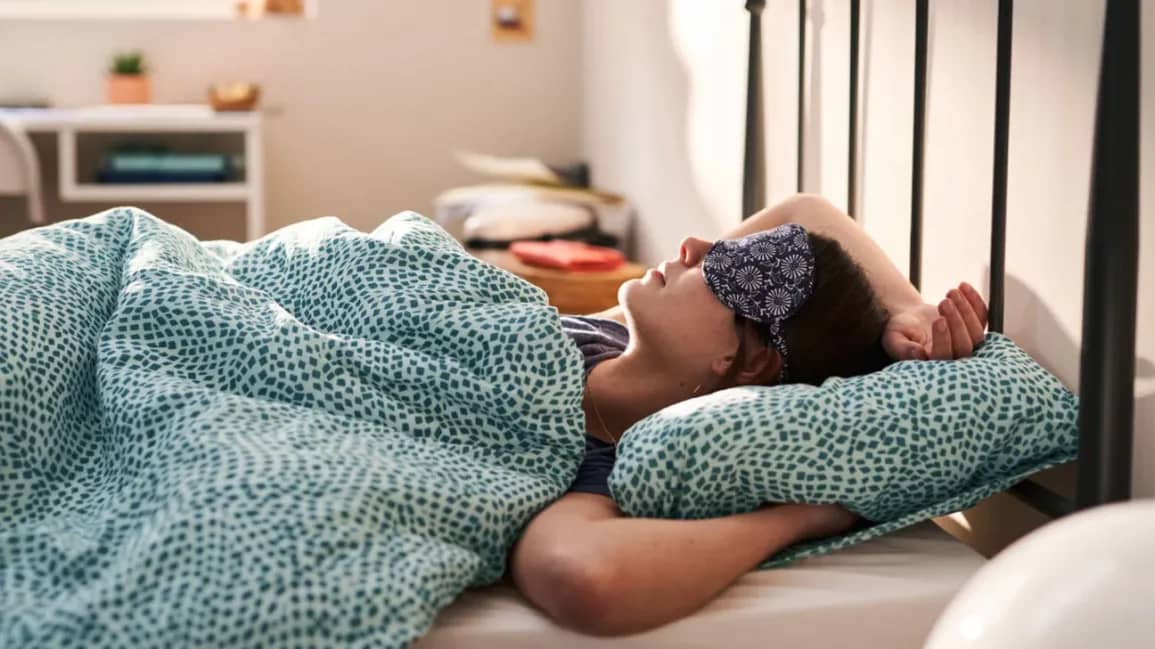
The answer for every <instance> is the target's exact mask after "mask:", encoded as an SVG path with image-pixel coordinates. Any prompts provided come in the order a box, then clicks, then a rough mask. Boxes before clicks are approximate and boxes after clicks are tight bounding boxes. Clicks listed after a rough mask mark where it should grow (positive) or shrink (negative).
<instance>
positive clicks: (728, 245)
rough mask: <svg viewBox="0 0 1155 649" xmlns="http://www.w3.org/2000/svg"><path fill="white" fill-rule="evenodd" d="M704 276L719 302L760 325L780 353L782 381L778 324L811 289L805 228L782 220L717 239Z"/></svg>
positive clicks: (783, 343)
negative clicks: (773, 225) (737, 236)
mask: <svg viewBox="0 0 1155 649" xmlns="http://www.w3.org/2000/svg"><path fill="white" fill-rule="evenodd" d="M702 275H703V276H704V277H705V278H706V284H707V285H708V286H709V287H710V290H711V291H713V293H714V295H715V296H717V298H718V300H719V301H720V302H722V304H725V305H726V306H727V307H729V308H730V309H732V310H734V312H735V313H738V314H739V315H741V316H743V317H745V318H749V319H750V320H753V321H755V322H758V323H761V324H762V325H763V326H762V329H763V331H765V333H766V335H767V337H768V338H769V340H770V343H771V344H772V345H773V346H774V348H775V349H777V350H778V353H780V354H781V355H782V373H781V374H780V375H779V383H781V382H783V381H784V380H785V379H786V370H787V364H788V357H789V351H788V350H787V349H786V339H785V338H784V337H783V334H782V323H783V322H784V321H785V320H788V319H790V318H791V317H793V316H794V315H795V314H796V313H798V310H799V309H801V308H802V305H803V304H805V303H806V300H808V299H810V296H811V295H812V294H813V293H814V252H813V251H812V250H811V249H810V240H809V238H808V237H807V236H806V229H805V228H803V227H802V226H800V225H797V224H795V223H786V224H784V225H780V226H778V227H776V228H774V229H772V230H766V231H763V232H755V233H754V234H750V235H747V236H744V237H742V238H741V239H720V240H718V241H715V242H714V245H713V246H711V247H710V250H709V251H708V252H707V253H706V256H705V258H704V259H703V260H702Z"/></svg>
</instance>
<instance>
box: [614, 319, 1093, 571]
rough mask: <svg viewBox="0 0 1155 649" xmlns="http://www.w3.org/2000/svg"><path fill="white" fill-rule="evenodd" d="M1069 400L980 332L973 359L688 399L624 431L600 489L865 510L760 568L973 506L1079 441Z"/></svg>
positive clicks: (710, 504)
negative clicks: (849, 527)
mask: <svg viewBox="0 0 1155 649" xmlns="http://www.w3.org/2000/svg"><path fill="white" fill-rule="evenodd" d="M1077 419H1078V400H1077V398H1076V397H1075V396H1074V395H1073V394H1072V393H1071V392H1070V391H1069V390H1067V389H1066V388H1065V387H1064V386H1063V384H1062V383H1061V382H1060V381H1059V380H1058V379H1057V378H1055V376H1054V375H1052V374H1051V373H1050V372H1048V371H1047V370H1045V369H1043V368H1042V367H1041V366H1040V365H1039V364H1038V363H1036V362H1035V361H1034V359H1032V358H1031V357H1030V356H1029V355H1027V353H1026V352H1024V351H1023V350H1022V349H1020V348H1019V347H1018V346H1016V345H1015V344H1014V343H1013V342H1011V340H1010V339H1008V338H1006V337H1005V336H1002V335H1000V334H994V333H992V334H988V335H987V338H986V340H985V342H984V343H983V345H982V346H981V347H980V348H979V349H978V350H977V351H976V353H975V355H974V356H973V357H971V358H967V359H965V360H960V361H904V362H899V363H894V364H892V365H890V366H889V367H887V368H886V369H884V370H882V371H880V372H875V373H872V374H869V375H866V376H860V377H854V378H848V379H844V378H831V379H828V380H827V381H826V382H824V383H823V384H822V385H821V386H817V387H815V386H810V385H785V386H778V387H742V388H733V389H730V390H724V391H721V392H717V393H714V394H710V395H707V396H704V397H699V398H696V399H691V400H688V401H684V402H681V403H678V404H675V405H673V406H670V407H668V408H665V409H663V410H661V411H659V412H656V413H654V414H653V415H650V416H649V417H647V418H645V419H643V420H642V421H640V422H638V423H636V424H635V425H634V426H633V427H631V428H630V429H629V430H628V431H626V434H625V435H624V436H623V438H622V440H621V443H620V446H619V449H618V459H617V462H616V464H615V466H614V470H613V473H612V474H611V475H610V490H611V492H612V493H613V496H614V499H615V500H616V501H617V503H618V505H619V506H620V507H621V508H622V510H623V511H624V512H626V513H627V514H629V515H631V516H650V517H660V518H709V517H714V516H724V515H729V514H735V513H739V512H745V511H750V510H752V509H754V508H756V507H757V506H759V505H760V504H761V503H763V502H767V501H771V502H805V503H841V504H842V505H843V506H845V507H846V508H847V509H850V510H851V511H854V512H856V513H858V514H859V515H861V516H863V517H864V518H866V519H868V521H869V523H870V524H869V525H865V526H860V528H858V529H856V530H855V531H852V532H851V533H849V534H846V535H843V536H839V537H831V538H828V539H822V540H819V541H812V542H809V543H805V544H799V545H796V546H793V547H791V548H788V549H787V550H785V551H783V552H781V553H779V554H777V555H775V556H774V557H773V558H771V559H769V560H767V561H766V562H765V563H763V564H762V566H761V567H763V568H767V567H772V566H777V565H783V564H786V563H789V562H791V561H794V560H796V559H800V558H802V557H806V556H813V555H817V554H824V553H826V552H830V551H832V550H834V549H837V548H841V547H845V546H847V545H851V544H853V543H858V542H860V541H864V540H867V539H869V538H873V537H876V536H879V535H881V534H885V533H887V532H890V531H893V530H896V529H898V528H900V527H904V526H906V525H911V524H914V523H917V522H919V521H922V520H925V519H927V518H930V517H933V516H940V515H943V514H947V513H950V512H954V511H959V510H961V509H966V508H968V507H971V506H973V505H974V504H975V503H977V502H978V501H979V500H982V499H983V498H986V497H988V496H990V495H993V494H995V493H997V492H999V491H1002V490H1004V489H1006V488H1007V487H1009V486H1011V485H1012V484H1014V483H1016V482H1018V481H1019V480H1021V479H1023V478H1024V477H1026V476H1027V475H1030V474H1032V473H1035V472H1036V471H1040V470H1042V469H1045V468H1047V467H1050V466H1053V465H1056V464H1060V463H1063V462H1068V461H1070V460H1073V459H1074V458H1075V455H1076V453H1077V451H1078V430H1077Z"/></svg>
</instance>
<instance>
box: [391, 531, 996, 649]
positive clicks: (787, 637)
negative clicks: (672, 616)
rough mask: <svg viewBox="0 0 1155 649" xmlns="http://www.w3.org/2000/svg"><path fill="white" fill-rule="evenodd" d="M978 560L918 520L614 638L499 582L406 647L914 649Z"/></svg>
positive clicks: (756, 575) (469, 597)
mask: <svg viewBox="0 0 1155 649" xmlns="http://www.w3.org/2000/svg"><path fill="white" fill-rule="evenodd" d="M985 561H986V560H985V559H984V558H983V557H982V556H981V555H979V554H978V553H976V552H975V551H974V550H971V549H970V548H969V547H968V546H966V545H965V544H963V543H960V542H959V541H956V540H955V539H953V538H952V537H951V536H950V535H948V534H947V533H946V532H943V531H942V530H941V529H940V528H939V527H938V526H936V525H935V524H934V523H933V522H931V521H926V522H924V523H920V524H918V525H915V526H912V527H909V528H906V529H904V530H899V531H897V532H894V533H892V534H888V535H886V536H883V537H881V538H877V539H873V540H871V541H868V542H866V543H862V544H860V545H857V546H853V547H850V548H846V549H843V550H839V551H837V552H834V553H832V554H829V555H825V556H821V557H814V558H811V559H804V560H802V561H800V562H798V563H796V564H794V565H792V566H788V567H785V568H779V569H775V570H763V571H756V572H751V573H748V574H746V575H745V576H743V577H742V578H741V579H739V580H738V581H736V582H735V583H734V584H733V585H731V586H730V588H728V589H727V590H726V591H724V592H723V593H722V594H721V595H719V596H718V598H717V599H715V600H714V601H713V602H711V603H710V604H708V605H706V606H705V607H704V608H702V609H701V610H699V611H698V612H697V613H695V614H694V615H691V616H689V617H687V618H684V619H682V620H678V621H676V622H672V623H670V624H667V625H665V626H663V627H660V628H657V629H653V630H651V631H647V632H645V633H638V634H634V635H629V636H620V637H614V638H599V637H594V636H587V635H583V634H580V633H576V632H573V631H570V630H567V629H564V628H562V627H559V626H557V625H555V624H554V623H553V622H551V621H550V620H549V619H548V618H546V617H545V616H544V615H542V614H541V613H540V612H539V611H537V609H535V608H533V607H532V606H531V605H529V604H528V603H527V602H526V601H525V600H524V599H523V598H522V597H521V595H519V594H518V593H517V591H515V590H514V589H513V588H511V587H510V586H508V585H504V584H499V585H495V586H489V587H486V588H479V589H473V590H468V591H466V592H465V593H463V594H462V596H461V597H459V598H458V599H457V601H455V602H454V603H453V604H452V605H451V606H449V607H448V608H446V609H445V610H443V611H442V612H441V615H439V616H438V618H437V620H436V622H435V623H434V625H433V628H432V629H430V631H429V633H428V634H426V635H425V636H424V637H423V638H422V639H421V640H419V641H418V642H416V643H414V644H413V645H412V649H450V648H452V649H462V648H464V647H468V648H469V649H498V648H500V649H522V648H526V649H528V648H531V647H532V648H533V649H538V648H540V647H549V648H550V649H571V648H572V649H576V648H584V647H632V648H640V647H663V648H664V647H672V648H680V647H726V648H733V649H744V648H747V647H750V648H753V647H757V648H758V649H765V648H766V647H773V648H774V649H795V648H803V647H805V648H806V649H825V648H827V647H829V648H835V647H837V648H839V649H843V648H845V647H856V648H858V649H905V648H911V649H916V648H918V647H922V645H923V642H924V641H925V639H926V637H927V635H928V634H929V633H930V629H931V627H932V626H933V625H934V621H935V619H936V618H937V617H938V615H939V614H940V613H941V612H942V610H943V609H944V608H945V607H946V604H947V603H948V602H949V601H950V599H951V597H952V596H953V595H954V594H955V592H957V591H958V590H959V588H961V587H962V585H963V584H964V583H965V582H966V580H967V579H969V578H970V576H971V575H972V574H974V572H975V571H976V570H978V569H979V568H980V567H981V566H982V565H983V563H984V562H985Z"/></svg>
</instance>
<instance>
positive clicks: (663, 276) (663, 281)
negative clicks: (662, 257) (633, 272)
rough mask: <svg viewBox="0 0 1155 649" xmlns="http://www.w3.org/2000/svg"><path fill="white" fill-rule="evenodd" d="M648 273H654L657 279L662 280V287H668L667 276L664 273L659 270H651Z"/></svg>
mask: <svg viewBox="0 0 1155 649" xmlns="http://www.w3.org/2000/svg"><path fill="white" fill-rule="evenodd" d="M648 272H649V273H653V274H654V276H655V277H657V278H658V279H660V280H662V286H665V285H666V276H665V275H664V274H662V271H660V270H658V269H657V268H651V269H650V270H649V271H648Z"/></svg>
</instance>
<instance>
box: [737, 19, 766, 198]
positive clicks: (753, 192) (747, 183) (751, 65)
mask: <svg viewBox="0 0 1155 649" xmlns="http://www.w3.org/2000/svg"><path fill="white" fill-rule="evenodd" d="M765 7H766V0H749V1H748V2H747V3H746V11H749V12H750V53H749V57H748V60H747V64H746V148H745V153H744V160H743V163H742V218H743V219H747V218H750V216H751V215H753V214H754V213H755V212H757V211H758V210H760V209H762V208H763V207H764V206H765V204H766V152H765V150H764V149H765V138H764V136H763V134H764V130H763V127H762V10H763V9H764V8H765Z"/></svg>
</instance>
